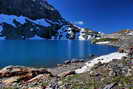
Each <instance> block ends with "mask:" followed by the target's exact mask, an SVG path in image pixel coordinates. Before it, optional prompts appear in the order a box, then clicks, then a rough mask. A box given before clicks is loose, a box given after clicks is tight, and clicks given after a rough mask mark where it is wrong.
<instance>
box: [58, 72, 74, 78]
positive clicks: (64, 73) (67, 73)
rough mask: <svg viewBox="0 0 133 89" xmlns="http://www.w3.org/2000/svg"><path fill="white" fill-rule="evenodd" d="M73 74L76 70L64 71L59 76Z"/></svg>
mask: <svg viewBox="0 0 133 89" xmlns="http://www.w3.org/2000/svg"><path fill="white" fill-rule="evenodd" d="M73 74H76V73H75V71H67V72H63V73H61V74H59V75H58V76H59V77H66V76H69V75H73Z"/></svg>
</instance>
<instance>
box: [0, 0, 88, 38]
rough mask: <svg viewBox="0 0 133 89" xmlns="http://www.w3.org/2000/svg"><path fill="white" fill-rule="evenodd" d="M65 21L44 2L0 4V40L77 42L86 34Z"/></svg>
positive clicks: (23, 0)
mask: <svg viewBox="0 0 133 89" xmlns="http://www.w3.org/2000/svg"><path fill="white" fill-rule="evenodd" d="M81 29H82V28H80V27H77V26H76V25H73V24H71V23H70V22H68V21H66V20H65V19H64V18H63V17H62V16H61V14H60V13H59V11H58V10H56V9H55V8H54V7H53V6H52V5H50V4H49V3H48V2H47V1H46V0H12V1H11V0H0V36H1V37H0V38H1V39H7V40H27V39H36V38H37V39H80V40H86V39H87V37H86V31H83V30H81Z"/></svg>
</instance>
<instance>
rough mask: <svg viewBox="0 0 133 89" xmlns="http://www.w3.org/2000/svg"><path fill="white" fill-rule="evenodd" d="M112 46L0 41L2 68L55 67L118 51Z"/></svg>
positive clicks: (79, 43) (0, 63)
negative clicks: (69, 61)
mask: <svg viewBox="0 0 133 89" xmlns="http://www.w3.org/2000/svg"><path fill="white" fill-rule="evenodd" d="M116 50H117V48H114V47H111V46H103V45H94V44H90V42H89V41H79V40H73V41H71V40H21V41H20V40H19V41H17V40H10V41H6V40H3V41H0V67H4V66H7V65H22V66H47V67H54V66H55V65H56V64H60V63H63V62H64V61H65V60H68V59H72V58H86V57H88V56H89V55H91V54H95V55H97V56H100V55H103V54H108V53H111V52H114V51H116Z"/></svg>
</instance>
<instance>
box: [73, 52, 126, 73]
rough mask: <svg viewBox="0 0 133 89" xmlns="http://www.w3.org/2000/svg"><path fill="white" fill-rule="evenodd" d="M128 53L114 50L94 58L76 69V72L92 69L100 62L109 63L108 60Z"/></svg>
mask: <svg viewBox="0 0 133 89" xmlns="http://www.w3.org/2000/svg"><path fill="white" fill-rule="evenodd" d="M126 55H127V53H119V52H114V53H110V54H107V55H103V56H100V57H97V58H94V59H93V60H91V61H88V62H87V63H85V66H83V67H82V68H80V69H77V70H75V72H76V73H77V74H79V73H84V72H87V71H90V70H91V68H92V67H93V66H94V65H95V64H97V63H99V62H101V63H108V62H110V61H112V60H113V59H121V58H122V57H123V56H126Z"/></svg>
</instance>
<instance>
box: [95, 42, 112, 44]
mask: <svg viewBox="0 0 133 89" xmlns="http://www.w3.org/2000/svg"><path fill="white" fill-rule="evenodd" d="M109 43H110V41H104V42H96V44H109Z"/></svg>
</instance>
